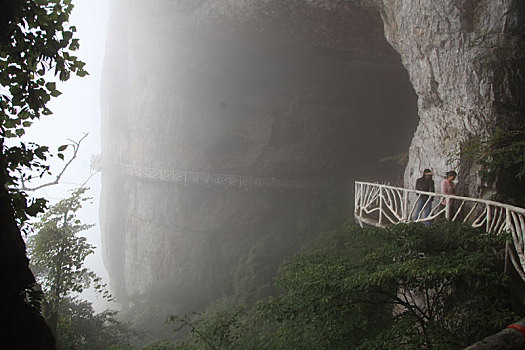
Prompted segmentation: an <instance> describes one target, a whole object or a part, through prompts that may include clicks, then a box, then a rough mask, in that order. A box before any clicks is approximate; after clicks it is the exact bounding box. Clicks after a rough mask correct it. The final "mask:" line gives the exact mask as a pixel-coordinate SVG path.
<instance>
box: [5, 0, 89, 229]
mask: <svg viewBox="0 0 525 350" xmlns="http://www.w3.org/2000/svg"><path fill="white" fill-rule="evenodd" d="M4 3H5V1H2V12H3V10H4V5H5V4H4ZM5 9H6V12H5V14H6V18H2V23H1V25H2V28H3V29H5V30H4V31H2V33H1V34H0V136H1V138H0V151H1V158H2V159H1V160H2V162H1V163H2V164H1V165H2V169H1V171H2V172H5V178H6V185H7V186H8V188H9V191H10V195H11V198H12V202H13V207H14V209H15V212H16V218H17V220H18V222H19V224H20V223H23V222H24V221H26V220H27V219H28V218H30V217H34V216H36V215H37V214H38V213H40V212H42V211H43V209H44V207H45V203H46V201H45V200H44V199H42V198H37V199H35V198H30V197H29V196H28V195H27V193H26V192H24V191H21V190H20V187H21V184H22V182H23V181H25V182H27V181H29V180H31V179H32V178H33V177H35V176H37V177H38V176H43V175H44V174H47V173H49V166H48V165H46V163H45V161H46V159H47V157H48V156H49V149H48V147H45V146H40V145H37V144H35V143H31V142H20V141H19V138H20V137H21V136H23V135H24V134H25V129H26V128H27V127H29V126H30V125H31V123H32V122H33V121H34V120H36V119H38V118H40V116H41V115H50V114H51V113H52V112H51V110H49V108H47V107H46V104H47V103H48V102H49V101H50V100H51V98H52V97H57V96H59V95H60V94H61V93H60V91H58V90H57V88H56V80H57V78H58V80H60V81H66V80H68V79H69V78H70V76H71V74H72V73H73V74H76V75H77V76H80V77H83V76H86V75H87V74H88V73H87V72H86V71H85V70H84V66H85V64H84V63H83V62H82V61H80V60H79V59H78V58H77V57H76V56H74V55H73V52H74V51H76V50H78V48H79V41H78V39H76V38H74V33H75V31H76V28H75V27H74V26H70V25H68V20H69V16H70V14H71V11H72V9H73V3H72V1H71V0H15V1H9V4H8V5H6V6H5ZM49 73H53V75H54V77H55V78H53V75H51V74H49ZM64 150H65V148H64V147H62V148H61V149H59V152H58V155H59V157H61V158H63V154H62V153H61V152H62V151H64Z"/></svg>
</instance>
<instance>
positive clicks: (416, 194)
mask: <svg viewBox="0 0 525 350" xmlns="http://www.w3.org/2000/svg"><path fill="white" fill-rule="evenodd" d="M421 196H424V197H423V198H424V199H423V200H424V201H425V203H424V206H426V205H430V208H431V209H430V214H429V215H428V216H427V217H424V214H423V211H420V212H419V214H418V215H417V216H416V215H415V214H416V206H417V202H418V200H419V199H420V198H421ZM425 198H426V199H425ZM354 199H355V201H354V216H355V218H356V220H357V221H358V222H359V224H360V225H361V226H363V224H367V225H373V226H378V227H385V226H387V225H390V224H397V223H408V222H425V221H427V220H435V219H438V218H446V219H448V220H451V221H460V222H464V223H467V224H469V225H471V226H472V227H476V228H481V229H483V230H484V231H485V232H487V233H491V234H501V233H503V232H509V233H510V234H511V236H512V245H509V244H507V249H506V255H507V256H506V258H509V259H510V260H511V261H512V264H513V265H514V267H515V268H516V271H517V272H518V274H519V275H520V276H521V278H522V279H523V280H524V281H525V209H523V208H519V207H515V206H512V205H507V204H503V203H498V202H494V201H490V200H485V199H477V198H469V197H460V196H451V195H445V194H437V193H431V192H423V191H416V190H409V189H406V188H401V187H393V186H388V185H382V184H377V183H367V182H360V181H356V182H355V197H354ZM443 202H444V203H445V204H444V205H442V204H441V203H443Z"/></svg>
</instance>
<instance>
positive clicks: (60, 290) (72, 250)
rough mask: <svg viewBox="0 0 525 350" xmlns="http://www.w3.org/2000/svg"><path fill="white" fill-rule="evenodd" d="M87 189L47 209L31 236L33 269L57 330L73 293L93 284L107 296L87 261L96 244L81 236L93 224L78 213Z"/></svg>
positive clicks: (49, 317)
mask: <svg viewBox="0 0 525 350" xmlns="http://www.w3.org/2000/svg"><path fill="white" fill-rule="evenodd" d="M86 191H87V188H80V189H77V190H75V191H74V192H73V194H72V196H71V197H69V198H67V199H63V200H61V201H59V202H58V203H57V204H55V205H54V206H52V207H51V208H50V209H49V210H47V211H46V213H45V214H44V215H43V216H42V219H41V220H40V221H39V222H38V223H37V224H36V225H35V230H36V232H37V233H36V234H34V235H33V236H30V237H29V240H28V249H29V256H30V258H31V265H32V269H33V271H34V273H35V276H36V278H37V280H38V282H39V283H40V285H41V287H42V290H43V292H44V294H45V300H44V303H43V312H44V316H45V317H46V319H47V320H48V322H49V325H50V327H51V329H52V330H53V332H54V333H55V334H57V327H58V316H59V311H60V309H61V307H62V303H63V302H64V300H66V298H68V297H70V296H71V294H72V293H81V292H82V291H83V290H84V289H85V288H87V287H89V286H90V285H91V284H94V287H95V289H96V290H98V291H100V292H102V293H103V294H104V296H105V297H108V294H107V292H104V286H103V284H102V283H101V279H100V278H99V277H97V275H96V274H95V273H94V272H93V271H91V270H89V269H88V268H87V267H86V266H85V264H84V263H85V259H86V257H87V256H88V255H90V254H92V253H93V252H94V246H93V245H91V244H89V243H88V242H87V240H86V238H85V237H82V236H79V233H80V232H83V231H85V230H87V229H89V228H90V227H92V226H93V225H86V224H82V223H81V222H80V221H79V220H78V219H77V217H76V213H77V211H78V210H79V209H80V208H81V207H82V204H83V202H85V201H87V200H89V198H85V197H83V195H84V193H85V192H86Z"/></svg>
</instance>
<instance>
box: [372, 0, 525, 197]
mask: <svg viewBox="0 0 525 350" xmlns="http://www.w3.org/2000/svg"><path fill="white" fill-rule="evenodd" d="M380 11H381V14H382V17H383V22H384V25H385V36H386V38H387V39H388V41H389V42H390V43H391V44H392V46H393V47H394V48H395V49H396V51H398V52H399V53H400V55H401V57H402V60H403V65H404V66H405V67H406V69H407V70H408V72H409V74H410V81H411V82H412V85H413V87H414V89H415V91H416V93H417V95H418V110H419V117H420V121H419V125H418V127H417V131H416V133H415V135H414V138H413V140H412V145H411V146H410V160H409V163H408V166H407V168H406V171H405V183H406V184H408V185H410V184H413V183H414V182H415V179H416V178H417V177H419V176H421V172H422V170H423V169H424V168H432V169H433V170H434V171H435V172H437V174H440V175H443V174H444V173H445V172H446V171H447V170H448V169H453V168H455V169H456V170H459V174H460V176H459V182H460V185H462V188H463V189H462V193H463V194H464V195H470V196H474V197H478V196H487V195H489V194H490V192H491V191H490V189H489V188H486V187H485V184H483V183H482V181H481V179H480V177H479V175H478V170H479V169H478V168H477V167H476V166H475V165H473V164H469V163H468V162H462V161H461V159H457V158H456V159H455V161H454V162H453V163H452V164H447V161H448V160H449V159H450V157H449V156H448V155H449V154H450V153H453V152H456V151H457V150H459V149H460V148H461V144H462V142H464V141H466V140H468V139H470V138H472V137H473V136H478V135H481V136H486V135H490V134H491V133H492V132H493V131H494V129H495V128H496V127H498V126H499V127H508V126H511V125H514V126H516V125H518V124H519V123H522V122H523V120H524V116H523V110H524V101H525V99H524V98H523V96H525V95H524V93H525V80H524V72H525V71H524V62H525V60H524V58H525V57H524V30H525V29H524V15H525V3H524V2H523V1H519V0H518V1H514V0H503V1H495V0H482V1H474V0H445V1H417V2H416V1H403V0H395V1H390V0H385V1H381V4H380Z"/></svg>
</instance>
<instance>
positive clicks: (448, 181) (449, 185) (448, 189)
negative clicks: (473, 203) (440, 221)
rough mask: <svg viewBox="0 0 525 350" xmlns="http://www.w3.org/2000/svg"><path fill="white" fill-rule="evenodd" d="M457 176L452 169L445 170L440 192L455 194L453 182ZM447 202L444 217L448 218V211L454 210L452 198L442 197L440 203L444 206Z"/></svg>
mask: <svg viewBox="0 0 525 350" xmlns="http://www.w3.org/2000/svg"><path fill="white" fill-rule="evenodd" d="M457 176H458V174H457V173H456V172H455V171H454V170H451V171H447V174H446V178H445V180H443V181H441V193H443V194H450V195H453V196H455V195H456V184H455V183H454V180H455V179H456V177H457ZM447 202H448V204H449V205H448V210H447V211H446V212H445V217H446V218H447V219H449V218H450V213H453V212H454V200H453V199H447V198H443V201H442V202H441V205H442V206H444V207H445V208H446V206H447ZM440 209H442V208H440Z"/></svg>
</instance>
